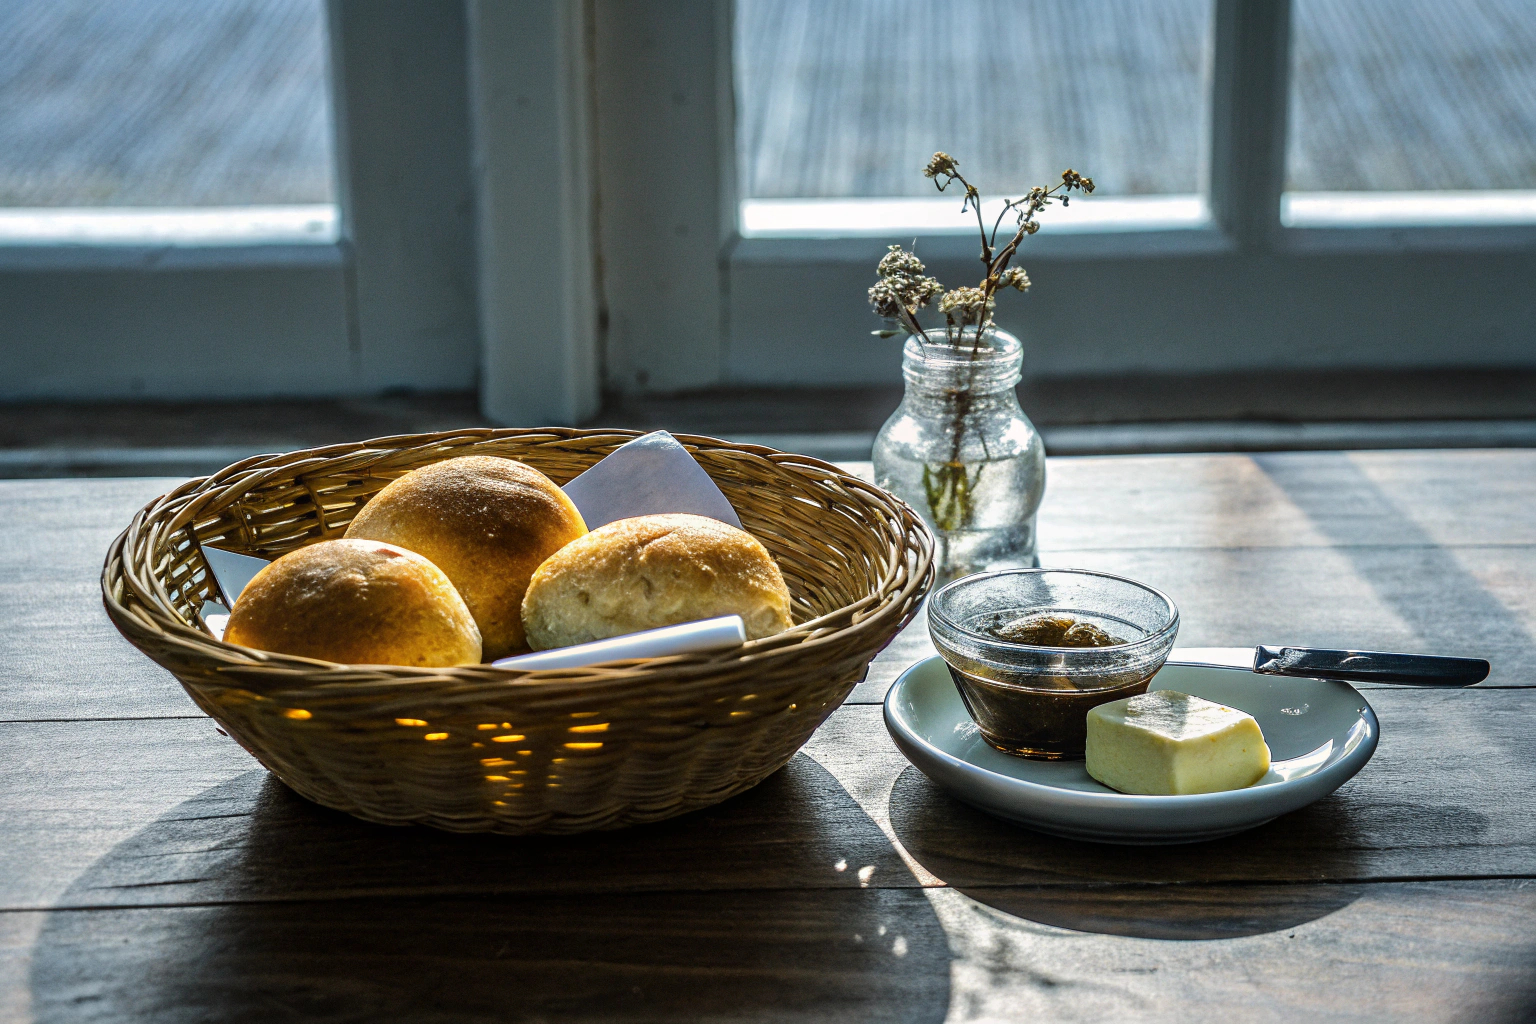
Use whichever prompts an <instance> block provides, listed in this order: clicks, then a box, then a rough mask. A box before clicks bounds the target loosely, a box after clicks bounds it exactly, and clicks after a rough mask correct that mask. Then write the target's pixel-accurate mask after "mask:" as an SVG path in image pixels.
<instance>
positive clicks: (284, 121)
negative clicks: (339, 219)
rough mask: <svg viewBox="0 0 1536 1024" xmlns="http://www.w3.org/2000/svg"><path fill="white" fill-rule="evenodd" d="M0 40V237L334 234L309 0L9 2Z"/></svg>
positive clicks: (314, 12)
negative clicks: (1, 41) (210, 2)
mask: <svg viewBox="0 0 1536 1024" xmlns="http://www.w3.org/2000/svg"><path fill="white" fill-rule="evenodd" d="M0 40H5V42H4V43H3V44H0V142H3V144H0V243H3V242H9V243H11V244H17V243H25V242H35V243H39V244H53V243H61V242H62V243H71V244H76V245H79V244H93V243H94V244H136V243H144V242H151V243H166V244H197V243H205V244H229V243H245V244H253V243H260V242H267V243H270V242H279V241H286V242H334V241H335V240H336V233H337V224H336V207H335V161H334V157H333V152H332V150H333V145H332V143H333V130H332V125H331V116H330V115H331V104H330V99H329V96H328V95H327V81H326V79H327V68H326V64H327V53H326V40H325V9H324V5H323V3H322V0H227V2H222V3H217V4H193V5H189V4H186V3H182V2H176V0H135V2H132V3H110V2H104V0H16V2H13V3H10V4H7V5H5V6H4V8H0Z"/></svg>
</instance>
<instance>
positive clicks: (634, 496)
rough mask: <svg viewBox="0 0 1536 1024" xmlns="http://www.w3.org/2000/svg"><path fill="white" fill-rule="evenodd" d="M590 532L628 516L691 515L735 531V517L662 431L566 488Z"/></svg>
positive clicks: (634, 443)
mask: <svg viewBox="0 0 1536 1024" xmlns="http://www.w3.org/2000/svg"><path fill="white" fill-rule="evenodd" d="M564 491H565V493H566V496H567V497H569V498H570V499H571V501H572V502H574V503H575V505H576V507H577V508H578V509H580V510H581V518H582V519H584V520H586V523H587V529H589V530H595V529H597V528H598V527H599V526H607V525H608V524H609V523H611V522H614V521H616V520H619V519H629V518H630V517H632V516H650V515H660V514H663V513H666V512H691V513H693V514H694V515H696V516H708V517H709V518H711V519H718V520H720V521H721V522H722V523H728V524H730V525H731V526H734V527H736V529H738V530H739V529H741V519H740V517H738V516H737V515H736V510H735V509H734V508H732V507H731V503H730V502H729V501H727V500H726V498H725V495H724V494H722V493H721V492H720V488H719V487H717V486H715V482H714V481H713V480H711V479H710V478H709V474H708V473H706V472H704V467H703V466H701V465H699V464H698V461H697V460H695V459H694V457H693V456H692V455H689V454H688V449H686V448H684V447H683V446H682V444H680V443H679V442H678V440H677V438H675V437H673V436H672V435H671V434H669V433H667V432H666V431H665V430H658V431H655V432H654V433H650V434H646V435H644V436H643V437H637V438H635V439H634V440H633V441H631V442H629V443H628V444H626V445H623V446H621V447H619V448H616V449H614V452H613V454H612V455H609V456H608V457H607V458H605V459H603V460H602V461H601V462H599V463H598V464H597V465H595V466H593V467H592V468H591V469H589V470H587V471H586V472H585V473H583V474H581V475H580V476H578V477H577V478H576V479H574V480H572V481H571V482H570V483H568V484H566V485H565V487H564Z"/></svg>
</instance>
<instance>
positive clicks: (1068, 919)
mask: <svg viewBox="0 0 1536 1024" xmlns="http://www.w3.org/2000/svg"><path fill="white" fill-rule="evenodd" d="M1533 455H1536V453H1525V452H1514V453H1455V454H1449V453H1435V454H1426V453H1360V454H1356V455H1350V456H1343V457H1341V456H1333V455H1327V454H1321V455H1295V456H1283V457H1280V456H1276V457H1269V456H1266V457H1263V459H1256V458H1249V457H1245V456H1229V457H1190V458H1185V457H1167V458H1159V457H1142V458H1129V459H1095V460H1053V461H1052V464H1051V473H1052V483H1051V491H1050V495H1051V497H1050V500H1049V502H1048V504H1047V512H1046V514H1045V515H1044V516H1043V518H1042V535H1043V536H1046V537H1047V538H1051V537H1054V538H1055V540H1054V541H1051V540H1048V541H1047V546H1046V552H1045V557H1046V561H1047V562H1056V563H1058V564H1060V563H1064V562H1070V563H1071V564H1078V565H1085V566H1089V567H1098V568H1104V569H1108V570H1110V571H1117V572H1123V573H1126V574H1128V575H1132V576H1135V577H1137V578H1142V579H1146V580H1148V581H1149V582H1153V583H1155V584H1156V585H1159V586H1161V587H1163V588H1164V589H1166V590H1168V591H1169V592H1170V593H1172V594H1173V595H1174V597H1175V600H1177V601H1178V602H1179V604H1180V606H1181V608H1182V610H1183V612H1184V626H1183V629H1182V631H1181V642H1183V643H1186V644H1190V645H1195V644H1199V645H1207V644H1211V645H1217V644H1239V643H1253V642H1260V641H1267V640H1273V639H1283V640H1284V641H1286V642H1297V643H1313V644H1319V645H1323V644H1340V645H1343V644H1347V643H1359V642H1361V638H1362V637H1364V638H1369V639H1370V640H1372V641H1373V643H1374V642H1376V641H1380V642H1379V643H1377V644H1376V645H1378V646H1383V647H1387V646H1395V647H1399V648H1401V649H1405V650H1440V651H1445V652H1453V651H1459V652H1465V653H1483V654H1485V655H1486V656H1489V657H1491V658H1492V659H1493V660H1494V662H1495V667H1494V672H1495V674H1494V676H1493V677H1492V678H1491V679H1490V683H1492V684H1502V685H1495V686H1492V687H1487V688H1483V687H1480V688H1474V689H1471V690H1464V691H1447V692H1435V691H1421V690H1414V689H1410V688H1402V687H1382V688H1373V689H1370V690H1369V691H1368V698H1369V700H1370V701H1371V703H1372V704H1373V706H1374V707H1375V708H1376V710H1377V713H1378V715H1379V717H1380V720H1381V723H1382V742H1381V746H1380V748H1379V749H1378V751H1377V753H1376V756H1375V757H1374V758H1373V760H1372V761H1371V763H1370V764H1368V765H1367V766H1366V768H1365V769H1364V770H1363V771H1362V772H1361V773H1360V775H1358V776H1357V777H1356V778H1355V779H1354V780H1352V781H1351V782H1350V783H1348V784H1346V785H1345V786H1344V787H1343V788H1342V789H1341V790H1339V791H1338V792H1337V793H1335V794H1334V795H1333V796H1331V797H1329V798H1327V799H1325V800H1323V801H1320V802H1318V803H1317V804H1314V805H1312V806H1311V807H1308V808H1305V809H1303V810H1301V811H1298V812H1296V813H1294V814H1291V815H1288V816H1286V817H1284V818H1281V819H1279V820H1277V821H1275V822H1272V823H1270V824H1269V825H1266V826H1263V827H1262V828H1259V829H1255V830H1253V831H1251V832H1248V833H1245V834H1243V835H1239V836H1234V837H1231V838H1229V839H1225V840H1220V841H1217V842H1213V843H1204V844H1198V845H1195V846H1190V847H1172V848H1150V849H1148V848H1137V849H1127V848H1122V847H1111V846H1101V845H1095V844H1089V843H1076V842H1071V841H1068V840H1059V839H1054V838H1051V837H1048V836H1043V835H1039V834H1037V833H1033V832H1029V831H1027V830H1024V829H1021V828H1016V827H1014V826H1011V825H1007V824H1004V823H1002V822H999V821H996V820H994V819H992V818H989V817H987V816H985V815H983V814H981V813H979V812H977V811H974V810H972V809H971V808H969V807H967V806H965V805H963V804H960V803H958V802H956V801H955V800H953V799H951V798H950V797H948V796H947V795H946V794H944V793H943V792H942V791H940V790H939V789H938V788H937V787H936V786H934V785H933V784H932V783H930V782H929V781H928V780H927V779H926V778H925V777H924V776H922V775H921V774H920V773H919V772H918V771H917V770H916V769H914V768H912V767H911V766H910V765H908V764H907V762H906V761H905V759H904V758H902V756H901V755H900V753H899V752H898V751H897V750H896V749H895V747H894V745H893V744H892V743H891V741H890V739H889V737H888V736H887V734H886V732H885V729H884V725H883V722H882V720H881V716H880V709H879V707H878V706H875V704H874V703H873V702H877V701H878V700H879V699H880V697H881V696H883V694H884V691H885V688H886V687H887V686H888V685H889V683H890V681H891V679H893V678H894V676H895V675H896V673H897V672H899V671H900V670H901V669H902V668H905V667H906V665H908V664H910V663H911V662H912V661H914V660H916V659H917V658H919V657H922V656H924V655H925V654H926V653H927V651H928V649H929V648H928V644H927V640H926V636H925V631H924V630H923V628H922V624H921V622H919V623H917V624H915V625H914V627H913V628H911V629H909V630H908V631H907V632H906V633H904V634H903V635H902V636H900V637H898V638H897V640H896V641H895V642H894V643H893V644H892V646H891V647H890V648H888V649H887V650H886V651H885V652H884V653H882V655H881V656H880V658H879V659H877V660H876V662H875V664H874V665H873V666H872V667H871V671H870V676H869V679H868V681H866V682H865V683H864V684H862V685H861V687H860V688H859V690H858V691H856V693H855V698H854V700H855V701H867V702H871V703H863V704H861V703H850V704H848V705H847V706H844V707H843V708H841V709H839V710H838V711H837V712H836V713H834V714H833V716H832V717H831V718H830V719H829V720H828V721H827V723H826V724H825V725H824V726H823V727H822V728H821V729H820V730H819V731H818V732H817V733H816V735H815V736H814V737H813V738H812V739H811V741H810V743H808V744H807V746H806V748H805V749H804V751H803V752H802V753H801V754H799V755H797V756H796V757H795V758H794V759H793V760H792V761H791V762H790V764H789V765H788V766H787V767H786V768H785V769H784V770H783V771H781V772H779V773H778V774H777V775H775V776H773V777H772V778H770V779H769V780H768V781H767V782H765V783H764V784H763V785H761V786H759V787H757V788H756V789H754V790H752V791H751V792H749V793H747V794H744V795H743V796H741V797H738V798H736V799H734V800H731V801H728V802H726V803H725V804H722V805H719V806H718V807H715V808H711V809H709V810H706V811H703V812H700V813H697V814H693V815H688V816H685V817H683V818H680V819H676V820H674V821H670V822H663V823H660V824H658V825H654V826H650V827H646V828H640V829H632V830H628V831H625V832H618V833H607V834H595V835H588V836H576V837H568V838H560V839H509V838H506V837H495V836H461V835H449V834H446V833H439V832H436V831H433V830H430V829H421V828H406V829H391V828H386V827H381V826H374V825H368V824H366V823H363V822H360V821H356V820H354V819H352V818H349V817H347V816H345V815H341V814H337V813H335V812H331V811H327V810H325V809H323V808H319V807H316V806H314V805H312V804H309V803H307V802H305V801H304V800H302V799H300V798H298V797H296V796H295V795H293V794H292V793H291V792H289V791H288V790H287V789H286V788H285V787H283V786H282V785H281V784H279V783H277V782H276V781H275V780H273V779H271V778H270V777H269V776H268V775H267V774H266V772H265V771H264V770H262V769H261V768H260V767H259V766H257V765H256V764H255V762H254V761H253V760H252V759H251V758H250V757H249V756H248V755H246V754H245V753H244V752H243V751H241V750H240V749H239V748H238V746H236V745H235V744H234V743H233V742H232V741H230V740H229V739H227V738H226V737H223V736H220V735H219V734H218V733H217V732H216V730H215V729H214V726H213V723H211V722H209V721H207V720H206V719H203V718H200V717H196V712H195V710H194V709H192V707H191V705H190V702H188V701H187V700H186V698H185V696H184V695H183V694H182V693H181V691H180V688H179V687H178V686H177V685H176V684H175V682H174V680H172V679H171V678H170V677H169V676H168V675H166V674H165V673H163V672H161V671H160V670H159V669H158V668H156V667H154V666H153V665H152V663H150V662H149V661H148V660H147V659H145V658H143V657H142V656H141V655H139V654H138V653H137V652H136V651H134V650H132V649H131V648H129V647H127V646H126V645H125V644H123V643H122V641H121V640H120V639H119V638H117V636H116V634H115V632H113V631H112V630H111V627H110V625H109V624H108V623H107V622H106V619H105V617H104V615H103V614H102V613H101V611H100V606H99V596H98V595H97V593H96V590H95V576H96V573H97V571H98V566H99V559H100V551H101V550H103V549H104V548H105V545H106V542H107V540H108V539H109V537H110V536H111V535H112V534H114V533H116V531H117V530H118V529H120V528H121V524H122V523H125V522H126V521H127V518H128V516H129V515H131V513H132V510H133V509H135V508H137V507H138V506H139V505H140V504H142V503H143V501H145V500H147V499H148V498H149V497H151V496H152V495H153V494H154V493H157V492H158V490H161V489H163V486H164V485H163V483H162V482H156V481H106V480H100V481H47V482H16V483H5V484H0V522H3V523H5V524H6V526H5V527H4V529H3V530H0V613H3V614H4V615H5V616H6V620H7V622H8V623H11V624H12V626H13V628H12V629H11V630H8V631H6V632H5V633H4V634H3V635H0V644H4V645H5V646H4V647H3V648H0V651H3V653H4V654H5V656H6V658H7V663H8V665H9V666H10V667H11V669H12V671H11V672H10V673H8V674H7V676H6V677H5V679H4V680H3V681H0V701H3V704H0V707H3V711H0V715H3V717H4V718H6V719H9V721H5V722H0V769H3V770H0V836H3V837H4V841H3V842H0V1019H7V1020H10V1019H15V1020H22V1021H26V1020H32V1021H76V1020H87V1021H102V1022H106V1021H132V1020H138V1019H144V1018H153V1019H157V1020H167V1021H183V1020H185V1021H194V1020H196V1021H246V1020H250V1021H267V1020H274V1019H305V1020H310V1019H314V1020H338V1021H339V1020H377V1019H388V1018H400V1017H409V1018H412V1019H422V1020H436V1021H460V1020H489V1019H503V1018H506V1017H516V1018H518V1019H529V1020H538V1019H562V1020H565V1019H571V1020H594V1021H595V1020H674V1019H675V1020H682V1019H698V1018H700V1017H707V1018H710V1019H716V1020H722V1021H726V1020H731V1021H734V1020H797V1019H805V1020H849V1021H853V1020H866V1019H868V1020H910V1021H941V1020H955V1021H958V1020H972V1019H979V1020H1004V1019H1007V1020H1013V1019H1057V1020H1062V1021H1099V1020H1108V1019H1113V1020H1138V1021H1139V1020H1148V1021H1175V1020H1177V1021H1219V1022H1222V1024H1226V1022H1230V1021H1233V1020H1242V1021H1249V1020H1255V1021H1271V1020H1273V1021H1291V1020H1297V1019H1327V1020H1361V1021H1374V1020H1381V1021H1397V1020H1428V1021H1520V1020H1528V1019H1530V1013H1531V1010H1532V1008H1533V1007H1536V924H1533V923H1532V922H1536V913H1533V912H1536V902H1533V900H1536V896H1533V895H1532V893H1533V892H1536V886H1532V884H1531V883H1532V880H1533V879H1536V819H1533V818H1532V816H1531V815H1530V814H1529V809H1528V807H1527V806H1526V804H1527V802H1528V801H1527V800H1526V794H1527V793H1529V792H1530V791H1531V789H1532V787H1533V784H1536V734H1532V732H1531V730H1530V729H1529V728H1528V718H1529V714H1530V711H1531V702H1532V701H1533V700H1536V693H1533V690H1532V689H1531V688H1530V687H1531V684H1532V683H1533V682H1536V671H1533V670H1536V663H1533V662H1532V660H1531V656H1530V655H1529V653H1527V652H1528V649H1529V646H1530V641H1531V637H1532V635H1533V634H1536V598H1533V596H1532V593H1533V592H1532V588H1531V587H1530V583H1529V581H1530V580H1531V579H1533V578H1536V543H1533V540H1532V537H1531V536H1530V534H1531V533H1532V532H1536V528H1533V522H1536V520H1533V517H1532V516H1531V513H1530V512H1529V509H1530V508H1532V507H1536V505H1532V504H1531V502H1530V499H1531V498H1532V497H1536V493H1533V492H1536V472H1531V470H1536V459H1533ZM1264 460H1268V461H1267V462H1266V461H1264ZM1111 483H1118V485H1119V486H1120V487H1122V488H1123V489H1124V493H1126V494H1128V495H1129V497H1128V498H1127V499H1126V500H1125V501H1124V502H1123V503H1121V504H1120V505H1118V506H1116V508H1115V510H1114V511H1113V513H1110V512H1106V510H1105V506H1104V503H1103V501H1102V494H1103V493H1104V489H1105V487H1107V486H1109V485H1110V484H1111ZM1067 541H1070V542H1071V543H1070V544H1069V543H1066V542H1067ZM1073 544H1075V545H1076V546H1072V545H1073ZM180 716H184V717H180ZM124 718H138V719H141V720H127V721H125V720H122V719H124ZM28 719H30V720H28ZM38 719H52V720H48V721H39V720H38Z"/></svg>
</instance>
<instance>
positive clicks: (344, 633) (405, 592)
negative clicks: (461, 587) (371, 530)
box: [224, 540, 480, 668]
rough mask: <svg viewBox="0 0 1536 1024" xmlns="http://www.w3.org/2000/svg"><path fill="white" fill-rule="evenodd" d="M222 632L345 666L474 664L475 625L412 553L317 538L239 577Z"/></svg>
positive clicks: (438, 576) (442, 580)
mask: <svg viewBox="0 0 1536 1024" xmlns="http://www.w3.org/2000/svg"><path fill="white" fill-rule="evenodd" d="M224 639H225V640H226V641H227V642H229V643H232V644H240V645H241V646H242V647H254V648H256V649H257V650H261V651H273V652H275V653H278V654H293V655H297V656H299V657H302V658H320V659H322V660H324V661H339V662H343V663H346V664H352V665H420V666H423V667H434V668H435V667H442V666H446V665H474V664H476V663H478V662H479V661H480V631H479V630H478V629H477V628H475V620H474V618H473V617H472V616H471V615H470V614H469V609H468V608H467V607H465V605H464V601H463V599H462V598H460V597H459V592H458V591H457V590H455V589H454V588H453V584H452V583H450V582H449V581H448V577H447V576H445V575H444V574H443V571H442V570H441V569H439V568H438V567H437V566H435V565H433V564H432V563H431V562H429V561H427V560H426V559H425V558H423V557H421V556H420V555H418V554H417V553H416V552H414V551H407V550H405V549H404V548H398V547H395V546H394V545H393V544H380V543H378V542H377V541H369V540H323V541H321V542H319V543H318V544H311V545H309V546H308V547H303V548H299V549H298V550H297V551H290V552H288V553H287V554H286V555H284V556H283V557H281V558H279V559H278V560H277V561H275V562H273V563H272V564H271V565H268V566H267V567H266V568H265V569H263V570H261V571H260V572H258V573H257V574H256V577H255V578H254V579H252V580H251V582H250V583H248V584H246V587H245V590H243V591H242V592H241V594H240V597H239V599H237V600H236V601H235V607H234V608H232V609H231V610H230V615H229V625H228V626H227V627H226V628H225V630H224Z"/></svg>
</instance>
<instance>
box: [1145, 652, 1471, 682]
mask: <svg viewBox="0 0 1536 1024" xmlns="http://www.w3.org/2000/svg"><path fill="white" fill-rule="evenodd" d="M1168 662H1169V664H1178V665H1211V666H1214V667H1217V668H1241V669H1246V670H1247V671H1249V672H1258V673H1259V674H1261V675H1267V676H1301V677H1303V678H1306V679H1342V680H1345V681H1346V682H1354V683H1401V684H1404V685H1407V686H1471V685H1472V684H1473V683H1480V682H1482V681H1483V680H1484V679H1487V678H1488V669H1489V665H1488V663H1487V662H1486V661H1483V660H1482V659H1481V658H1445V657H1440V656H1438V655H1430V654H1385V653H1382V652H1379V651H1328V650H1322V649H1320V648H1316V647H1264V646H1259V647H1180V648H1175V649H1174V650H1173V652H1172V653H1171V654H1169V655H1168Z"/></svg>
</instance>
